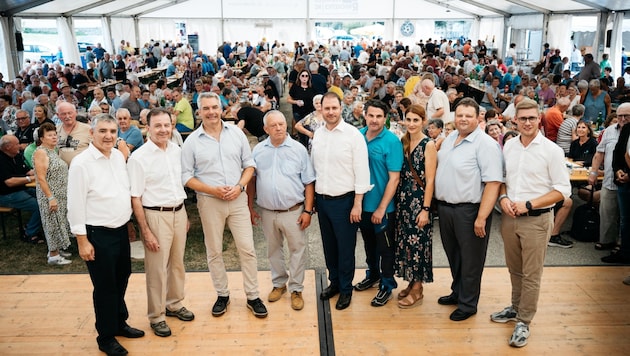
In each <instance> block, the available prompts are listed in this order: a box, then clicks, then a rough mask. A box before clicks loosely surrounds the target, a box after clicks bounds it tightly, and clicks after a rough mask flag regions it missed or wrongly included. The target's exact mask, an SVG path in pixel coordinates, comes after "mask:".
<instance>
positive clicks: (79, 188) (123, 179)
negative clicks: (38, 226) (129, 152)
mask: <svg viewBox="0 0 630 356" xmlns="http://www.w3.org/2000/svg"><path fill="white" fill-rule="evenodd" d="M130 217H131V194H130V190H129V176H128V175H127V165H126V164H125V158H124V157H123V155H122V153H120V151H118V150H117V149H112V152H111V155H110V156H109V158H107V157H105V156H104V155H103V154H102V153H101V152H100V151H99V150H98V149H97V148H96V147H94V145H93V144H91V143H90V145H89V146H88V148H87V149H86V150H85V151H83V152H81V153H79V155H77V156H76V157H75V158H74V159H73V160H72V165H71V166H70V170H69V172H68V221H69V222H70V231H72V233H73V234H75V235H86V227H85V226H86V225H92V226H103V227H107V228H112V229H113V228H118V227H120V226H122V225H124V224H126V223H127V222H128V221H129V218H130Z"/></svg>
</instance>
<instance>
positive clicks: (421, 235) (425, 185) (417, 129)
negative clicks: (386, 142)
mask: <svg viewBox="0 0 630 356" xmlns="http://www.w3.org/2000/svg"><path fill="white" fill-rule="evenodd" d="M404 122H405V126H406V127H407V132H406V133H405V135H404V136H403V137H402V143H403V150H404V154H405V161H404V162H403V167H402V171H401V173H400V184H399V186H398V192H397V196H398V200H397V206H396V235H395V236H396V274H397V275H398V276H399V277H402V278H403V279H404V280H405V281H408V282H409V286H408V287H407V288H406V289H404V290H402V291H400V293H399V294H398V299H399V300H398V306H399V307H400V308H403V309H406V308H413V307H416V306H418V305H420V304H422V299H423V294H422V283H428V282H433V255H432V244H431V237H432V223H431V216H430V214H431V212H430V207H431V199H432V198H433V190H434V181H435V171H436V169H437V150H436V148H435V143H434V142H433V141H432V140H431V139H430V138H429V137H427V136H426V135H425V134H424V133H423V132H422V129H423V127H424V126H425V124H426V115H425V110H424V108H423V107H422V106H420V105H417V104H414V105H411V106H409V108H408V109H407V111H406V115H405V121H404Z"/></svg>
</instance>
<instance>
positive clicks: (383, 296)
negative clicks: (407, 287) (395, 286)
mask: <svg viewBox="0 0 630 356" xmlns="http://www.w3.org/2000/svg"><path fill="white" fill-rule="evenodd" d="M390 299H392V291H391V290H385V289H379V291H378V293H376V296H375V297H374V299H372V303H370V304H371V305H372V306H373V307H382V306H383V305H385V304H387V302H388V301H389V300H390Z"/></svg>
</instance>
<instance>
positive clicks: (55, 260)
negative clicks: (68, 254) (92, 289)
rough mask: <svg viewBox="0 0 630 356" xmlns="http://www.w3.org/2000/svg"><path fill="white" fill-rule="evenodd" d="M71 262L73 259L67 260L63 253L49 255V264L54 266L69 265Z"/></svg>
mask: <svg viewBox="0 0 630 356" xmlns="http://www.w3.org/2000/svg"><path fill="white" fill-rule="evenodd" d="M71 263H72V261H70V260H66V259H65V258H63V256H61V255H57V256H52V257H48V264H49V265H52V266H62V265H69V264H71Z"/></svg>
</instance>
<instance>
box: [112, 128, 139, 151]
mask: <svg viewBox="0 0 630 356" xmlns="http://www.w3.org/2000/svg"><path fill="white" fill-rule="evenodd" d="M118 137H120V138H122V139H123V140H125V142H127V143H128V144H130V145H133V151H135V150H137V149H138V148H139V147H140V146H142V144H143V143H144V139H143V138H142V132H140V129H139V128H137V127H135V126H133V125H131V126H129V130H127V131H125V132H122V131H121V130H120V129H118Z"/></svg>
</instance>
